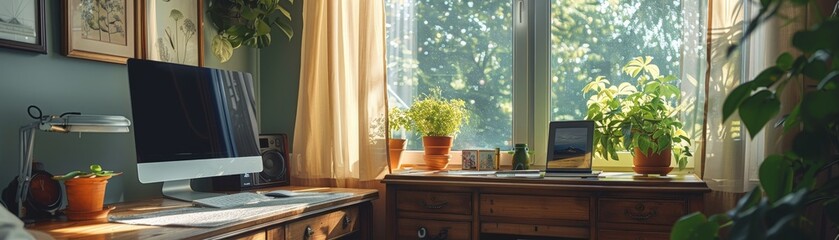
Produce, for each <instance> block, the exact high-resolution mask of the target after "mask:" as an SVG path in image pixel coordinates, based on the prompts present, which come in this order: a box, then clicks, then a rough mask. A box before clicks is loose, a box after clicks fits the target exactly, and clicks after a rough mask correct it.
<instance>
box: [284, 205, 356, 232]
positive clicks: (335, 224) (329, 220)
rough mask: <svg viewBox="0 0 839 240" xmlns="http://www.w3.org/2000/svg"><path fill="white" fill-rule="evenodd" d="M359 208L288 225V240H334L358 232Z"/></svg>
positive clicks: (325, 214)
mask: <svg viewBox="0 0 839 240" xmlns="http://www.w3.org/2000/svg"><path fill="white" fill-rule="evenodd" d="M358 228H359V223H358V207H356V206H354V207H349V208H345V209H341V210H337V211H332V212H328V213H324V214H321V215H317V216H314V217H310V218H305V219H303V220H299V221H295V222H292V223H289V224H288V227H287V229H286V232H285V233H286V234H285V236H286V239H288V240H299V239H307V240H309V239H333V238H337V237H341V236H344V235H346V234H349V233H352V232H353V231H355V230H358Z"/></svg>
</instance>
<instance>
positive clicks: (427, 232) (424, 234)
mask: <svg viewBox="0 0 839 240" xmlns="http://www.w3.org/2000/svg"><path fill="white" fill-rule="evenodd" d="M396 221H397V227H398V228H397V233H396V235H397V236H396V239H448V240H459V239H464V240H468V239H471V238H472V236H471V235H472V223H471V222H454V221H437V220H426V219H411V218H400V219H398V220H396Z"/></svg>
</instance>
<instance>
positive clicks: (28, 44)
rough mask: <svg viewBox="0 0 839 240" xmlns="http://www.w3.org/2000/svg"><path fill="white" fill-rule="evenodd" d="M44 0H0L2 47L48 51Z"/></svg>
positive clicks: (0, 39) (39, 51)
mask: <svg viewBox="0 0 839 240" xmlns="http://www.w3.org/2000/svg"><path fill="white" fill-rule="evenodd" d="M46 32H47V31H46V27H44V0H0V47H7V48H14V49H20V50H26V51H32V52H38V53H43V54H46V53H47V40H46V39H47V34H46Z"/></svg>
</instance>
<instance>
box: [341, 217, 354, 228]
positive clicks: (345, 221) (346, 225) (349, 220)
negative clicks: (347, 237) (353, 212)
mask: <svg viewBox="0 0 839 240" xmlns="http://www.w3.org/2000/svg"><path fill="white" fill-rule="evenodd" d="M350 222H352V219H350V216H349V215H344V222H343V223H342V224H341V228H343V229H347V227H349V226H350Z"/></svg>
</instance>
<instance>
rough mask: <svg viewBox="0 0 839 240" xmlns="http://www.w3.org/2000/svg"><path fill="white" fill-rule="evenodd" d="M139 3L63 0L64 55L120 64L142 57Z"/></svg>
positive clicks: (118, 0)
mask: <svg viewBox="0 0 839 240" xmlns="http://www.w3.org/2000/svg"><path fill="white" fill-rule="evenodd" d="M137 1H138V0H113V1H110V2H108V3H107V4H95V2H93V1H83V0H62V1H60V2H61V15H62V17H61V18H62V20H63V21H62V23H61V35H62V40H61V41H62V42H61V53H62V55H64V56H67V57H73V58H81V59H88V60H94V61H101V62H109V63H117V64H125V62H126V60H128V59H129V58H137V57H138V56H140V54H141V53H142V46H141V45H139V44H138V43H139V35H138V29H139V27H138V26H139V25H138V18H137V14H136V10H137Z"/></svg>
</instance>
